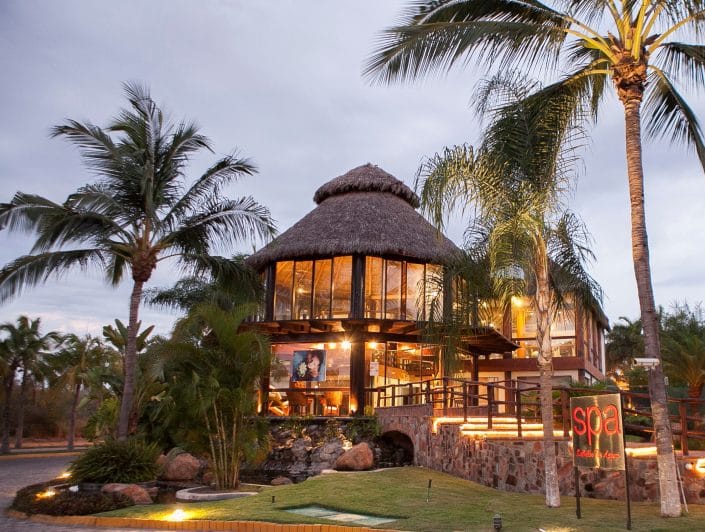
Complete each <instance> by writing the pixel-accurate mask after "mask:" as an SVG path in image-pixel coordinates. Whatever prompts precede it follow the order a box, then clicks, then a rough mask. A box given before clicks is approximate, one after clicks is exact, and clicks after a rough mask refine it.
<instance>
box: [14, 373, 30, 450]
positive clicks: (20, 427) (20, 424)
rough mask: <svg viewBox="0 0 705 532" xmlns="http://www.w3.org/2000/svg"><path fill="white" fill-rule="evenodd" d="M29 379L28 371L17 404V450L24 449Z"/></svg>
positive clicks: (24, 376) (24, 375)
mask: <svg viewBox="0 0 705 532" xmlns="http://www.w3.org/2000/svg"><path fill="white" fill-rule="evenodd" d="M28 384H29V378H28V376H27V370H24V372H23V373H22V385H21V386H20V400H19V401H18V402H17V429H16V430H15V449H21V448H22V439H23V438H24V402H25V398H26V397H27V386H28Z"/></svg>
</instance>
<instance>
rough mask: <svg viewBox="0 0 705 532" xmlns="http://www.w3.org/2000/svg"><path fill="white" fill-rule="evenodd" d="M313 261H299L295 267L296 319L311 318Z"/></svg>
mask: <svg viewBox="0 0 705 532" xmlns="http://www.w3.org/2000/svg"><path fill="white" fill-rule="evenodd" d="M312 282H313V261H310V260H307V261H297V262H296V263H295V265H294V319H295V320H307V319H309V318H310V317H311V292H312Z"/></svg>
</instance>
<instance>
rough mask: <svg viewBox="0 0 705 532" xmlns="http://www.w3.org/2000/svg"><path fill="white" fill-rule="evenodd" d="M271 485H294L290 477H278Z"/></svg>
mask: <svg viewBox="0 0 705 532" xmlns="http://www.w3.org/2000/svg"><path fill="white" fill-rule="evenodd" d="M270 484H272V486H285V485H287V484H293V482H292V480H291V479H290V478H288V477H277V478H273V479H272V482H271V483H270Z"/></svg>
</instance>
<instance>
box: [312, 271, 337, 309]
mask: <svg viewBox="0 0 705 532" xmlns="http://www.w3.org/2000/svg"><path fill="white" fill-rule="evenodd" d="M332 265H333V261H332V260H330V259H326V260H317V261H316V267H315V272H314V281H313V317H314V318H318V319H326V318H330V296H331V290H330V287H331V266H332Z"/></svg>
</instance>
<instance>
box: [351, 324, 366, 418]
mask: <svg viewBox="0 0 705 532" xmlns="http://www.w3.org/2000/svg"><path fill="white" fill-rule="evenodd" d="M350 342H351V345H350V408H351V410H352V409H353V408H354V409H355V415H358V416H361V415H363V414H364V413H365V379H366V373H367V372H366V371H365V369H366V368H365V342H364V340H363V339H362V338H361V337H360V335H353V336H352V338H351V339H350Z"/></svg>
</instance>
